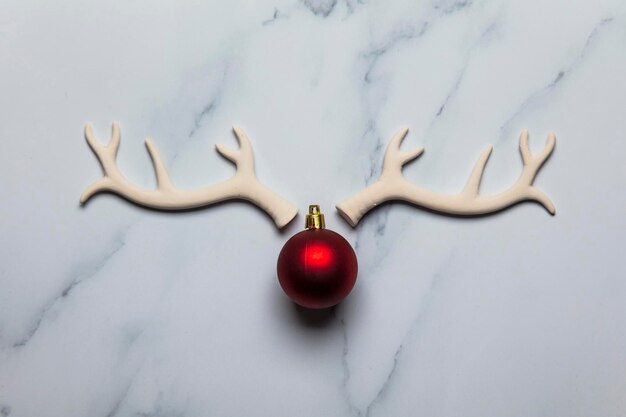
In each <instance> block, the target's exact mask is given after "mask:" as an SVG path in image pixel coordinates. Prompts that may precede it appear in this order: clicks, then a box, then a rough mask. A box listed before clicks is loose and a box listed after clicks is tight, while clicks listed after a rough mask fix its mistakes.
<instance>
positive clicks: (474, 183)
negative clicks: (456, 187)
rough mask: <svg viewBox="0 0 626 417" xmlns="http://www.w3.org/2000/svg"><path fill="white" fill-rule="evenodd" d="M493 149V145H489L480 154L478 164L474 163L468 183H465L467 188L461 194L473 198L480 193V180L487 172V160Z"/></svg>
mask: <svg viewBox="0 0 626 417" xmlns="http://www.w3.org/2000/svg"><path fill="white" fill-rule="evenodd" d="M492 151H493V146H491V145H489V146H488V147H487V149H485V150H484V151H483V153H482V154H480V157H479V158H478V161H476V165H474V169H473V170H472V173H471V174H470V177H469V179H468V180H467V184H465V188H463V191H461V194H462V195H463V196H465V197H466V198H472V197H476V196H477V195H478V190H479V188H480V182H481V181H482V179H483V174H484V173H485V166H486V165H487V161H489V157H490V156H491V152H492Z"/></svg>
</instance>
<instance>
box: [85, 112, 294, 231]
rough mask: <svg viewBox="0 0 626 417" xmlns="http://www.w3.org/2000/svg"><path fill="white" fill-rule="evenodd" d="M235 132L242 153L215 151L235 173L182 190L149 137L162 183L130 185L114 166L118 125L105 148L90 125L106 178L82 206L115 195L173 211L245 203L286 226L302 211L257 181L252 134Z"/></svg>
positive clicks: (87, 129)
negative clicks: (152, 186)
mask: <svg viewBox="0 0 626 417" xmlns="http://www.w3.org/2000/svg"><path fill="white" fill-rule="evenodd" d="M233 133H234V134H235V138H236V139H237V141H238V142H239V149H228V148H224V147H223V146H222V145H216V146H215V148H216V150H217V152H218V153H219V154H220V155H221V156H222V157H224V158H226V159H228V160H229V161H230V162H232V163H233V164H235V166H236V168H237V169H236V172H235V175H234V176H233V177H231V178H230V179H228V180H226V181H223V182H221V183H218V184H213V185H209V186H207V187H204V188H200V189H196V190H182V189H180V188H176V186H174V183H173V182H172V180H171V179H170V176H169V174H168V172H167V169H166V168H165V164H164V163H163V161H162V160H161V156H160V155H159V151H158V150H157V148H156V146H155V145H154V143H153V142H152V141H151V140H150V139H146V141H145V143H146V148H148V153H149V154H150V158H151V159H152V164H153V165H154V171H155V174H156V180H157V188H156V189H155V190H147V189H144V188H140V187H138V186H136V185H134V184H132V183H131V182H129V181H128V180H127V179H126V178H125V177H124V176H123V175H122V173H121V171H120V170H119V168H118V166H117V163H116V162H115V157H116V155H117V150H118V148H119V146H120V128H119V126H118V124H117V123H113V128H112V132H111V139H110V140H109V143H108V144H107V145H102V144H101V143H100V142H99V141H98V140H97V139H96V137H95V136H94V133H93V128H92V127H91V125H90V124H87V125H86V126H85V139H87V143H88V144H89V147H90V148H91V150H93V152H94V154H95V155H96V157H97V158H98V161H99V162H100V165H101V166H102V171H103V174H104V176H103V177H102V178H101V179H100V180H98V181H96V182H94V183H93V184H91V185H90V186H89V187H87V189H86V190H85V191H84V192H83V194H82V195H81V196H80V202H81V204H84V203H86V202H87V200H89V199H90V198H91V197H92V196H93V195H95V194H97V193H101V192H110V193H113V194H117V195H119V196H121V197H123V198H125V199H127V200H129V201H132V202H133V203H135V204H138V205H141V206H145V207H150V208H154V209H160V210H169V211H172V210H188V209H192V208H197V207H203V206H208V205H211V204H215V203H219V202H221V201H226V200H246V201H249V202H251V203H253V204H255V205H256V206H257V207H259V208H260V209H261V210H263V211H265V212H266V213H267V214H268V215H269V216H270V217H271V218H272V219H273V220H274V223H275V224H276V226H277V227H278V228H282V227H284V226H285V225H287V224H288V223H289V222H290V221H291V220H293V218H294V217H295V216H296V214H298V208H297V207H296V206H294V205H293V204H291V203H290V202H289V201H287V200H285V199H284V198H282V197H281V196H279V195H278V194H276V193H275V192H274V191H272V190H271V189H270V188H268V187H267V186H265V185H264V184H262V183H261V182H260V181H259V180H258V178H257V176H256V172H255V169H254V155H253V152H252V145H251V144H250V140H249V139H248V136H247V135H246V134H245V132H244V131H243V130H242V129H240V128H238V127H236V126H233Z"/></svg>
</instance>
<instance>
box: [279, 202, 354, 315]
mask: <svg viewBox="0 0 626 417" xmlns="http://www.w3.org/2000/svg"><path fill="white" fill-rule="evenodd" d="M277 269H278V282H280V286H281V287H282V288H283V291H285V294H287V296H288V297H289V298H291V300H292V301H293V302H295V303H296V304H299V305H301V306H303V307H307V308H327V307H332V306H334V305H337V304H339V303H340V302H341V301H342V300H343V299H344V298H346V297H347V296H348V294H350V291H352V288H353V287H354V284H355V282H356V276H357V272H358V264H357V260H356V254H355V253H354V250H353V249H352V247H351V246H350V244H349V243H348V241H347V240H346V239H344V238H343V237H342V236H341V235H340V234H338V233H335V232H333V231H332V230H328V229H326V224H325V222H324V215H323V214H322V213H321V212H320V208H319V206H315V205H313V206H309V214H307V216H306V230H303V231H301V232H299V233H297V234H295V235H294V236H293V237H292V238H291V239H289V240H288V241H287V243H285V246H283V248H282V250H281V251H280V255H278V268H277Z"/></svg>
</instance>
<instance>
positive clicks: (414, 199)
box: [336, 128, 556, 227]
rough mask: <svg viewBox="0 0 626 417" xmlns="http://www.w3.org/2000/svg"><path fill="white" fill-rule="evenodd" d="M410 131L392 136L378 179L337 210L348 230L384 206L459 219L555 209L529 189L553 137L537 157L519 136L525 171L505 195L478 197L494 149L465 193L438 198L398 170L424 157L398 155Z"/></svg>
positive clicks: (415, 151) (485, 155) (417, 152)
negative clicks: (520, 208) (396, 204)
mask: <svg viewBox="0 0 626 417" xmlns="http://www.w3.org/2000/svg"><path fill="white" fill-rule="evenodd" d="M408 132H409V129H408V128H404V129H401V130H400V131H399V132H398V133H396V134H395V135H394V136H393V138H392V139H391V141H390V142H389V145H388V146H387V150H386V152H385V159H384V161H383V169H382V173H381V175H380V178H379V179H378V180H377V181H376V182H375V183H373V184H372V185H370V186H369V187H367V188H365V189H364V190H361V191H359V192H358V193H356V194H354V195H353V196H351V197H349V198H348V199H346V200H344V201H342V202H341V203H339V204H337V206H336V208H337V211H339V214H341V216H342V217H343V218H344V219H345V220H346V221H347V222H348V223H350V225H351V226H352V227H354V226H356V225H357V224H358V223H359V221H360V220H361V218H362V217H363V216H364V215H365V214H366V213H367V212H369V211H370V210H372V209H374V208H376V207H378V206H379V205H380V204H382V203H384V202H387V201H404V202H406V203H409V204H413V205H416V206H420V207H424V208H426V209H429V210H432V211H435V212H439V213H446V214H452V215H457V216H475V215H485V214H491V213H495V212H498V211H501V210H504V209H505V208H508V207H511V206H514V205H515V204H517V203H519V202H522V201H535V202H537V203H539V204H541V205H542V206H544V207H545V209H546V210H547V211H548V212H549V213H550V214H555V213H556V209H555V207H554V204H553V203H552V201H550V199H549V198H548V196H546V195H545V194H544V193H542V192H541V191H539V190H538V189H537V188H536V187H534V186H533V181H534V180H535V177H536V176H537V173H538V172H539V170H540V169H541V167H542V166H543V164H544V162H546V160H547V159H548V157H550V155H551V154H552V151H553V150H554V146H555V144H556V136H555V135H554V133H550V134H549V135H548V139H547V141H546V145H545V147H544V148H543V150H541V152H539V153H538V154H537V155H533V154H532V153H531V151H530V148H529V147H528V130H524V131H523V132H522V134H521V136H520V144H519V148H520V152H521V155H522V162H523V168H522V172H521V174H520V176H519V178H518V179H517V181H516V182H515V183H514V184H513V185H512V186H511V187H509V188H508V189H507V190H505V191H503V192H501V193H499V194H495V195H486V196H485V195H479V193H478V191H479V188H480V182H481V179H482V176H483V173H484V171H485V165H486V164H487V160H488V159H489V156H490V155H491V151H492V150H493V146H489V147H487V149H485V150H484V151H483V153H482V154H481V155H480V157H479V158H478V161H477V162H476V165H475V166H474V169H473V170H472V173H471V174H470V177H469V179H468V181H467V183H466V184H465V187H464V188H463V190H462V191H461V192H460V193H459V194H456V195H448V194H440V193H436V192H433V191H430V190H428V189H425V188H422V187H419V186H416V185H413V184H411V183H409V182H408V181H407V180H406V179H405V178H404V177H403V175H402V167H403V166H404V165H406V164H407V163H408V162H410V161H412V160H414V159H415V158H417V157H418V156H420V155H421V154H422V152H424V149H423V148H416V149H413V150H411V151H401V150H400V145H401V144H402V141H403V140H404V138H405V137H406V135H407V133H408Z"/></svg>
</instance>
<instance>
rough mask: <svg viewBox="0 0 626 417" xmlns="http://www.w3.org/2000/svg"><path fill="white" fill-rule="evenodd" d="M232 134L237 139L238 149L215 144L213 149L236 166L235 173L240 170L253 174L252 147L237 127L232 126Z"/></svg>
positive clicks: (244, 134)
mask: <svg viewBox="0 0 626 417" xmlns="http://www.w3.org/2000/svg"><path fill="white" fill-rule="evenodd" d="M233 133H234V134H235V138H237V143H238V144H239V149H229V148H225V147H224V145H221V144H216V145H215V149H216V150H217V152H219V154H220V155H222V156H223V157H224V158H226V159H228V160H229V161H231V162H232V163H233V164H235V165H236V166H237V172H239V171H240V169H242V170H243V171H245V172H254V155H253V152H252V145H251V144H250V139H248V136H247V135H246V133H245V132H244V131H243V130H242V129H241V128H239V127H237V126H233Z"/></svg>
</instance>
